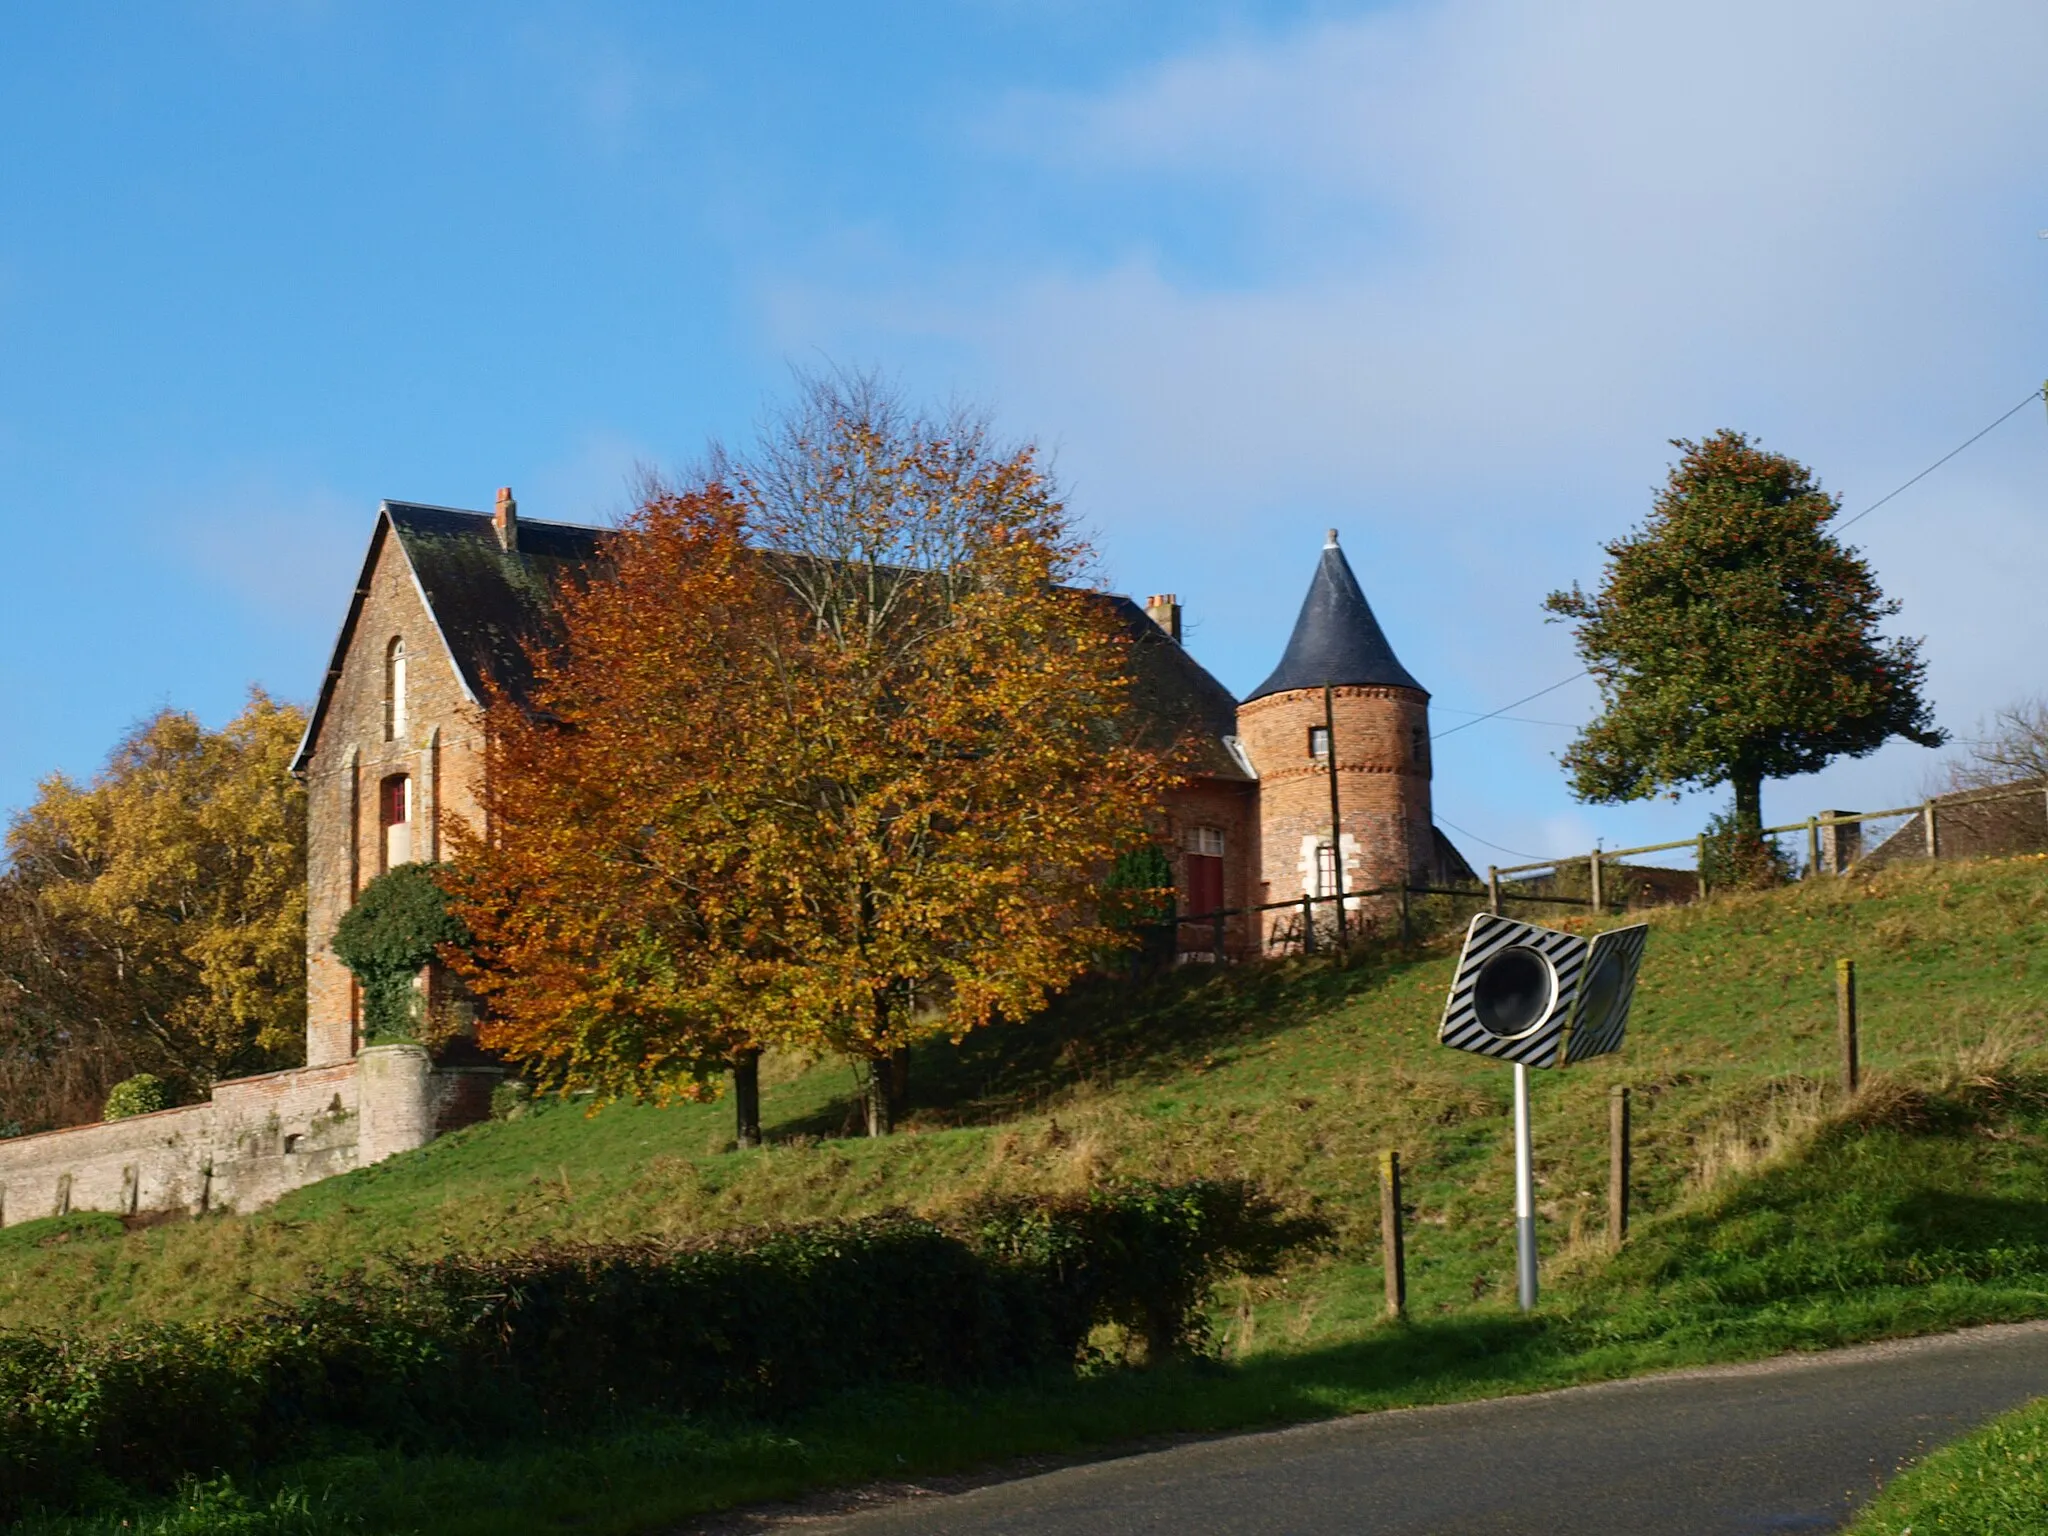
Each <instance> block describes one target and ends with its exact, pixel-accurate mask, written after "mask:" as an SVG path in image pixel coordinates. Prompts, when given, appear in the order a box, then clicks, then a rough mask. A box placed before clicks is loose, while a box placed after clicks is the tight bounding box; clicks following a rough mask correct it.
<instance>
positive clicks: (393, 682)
mask: <svg viewBox="0 0 2048 1536" xmlns="http://www.w3.org/2000/svg"><path fill="white" fill-rule="evenodd" d="M384 739H385V740H386V741H402V740H404V739H405V637H404V636H402V635H400V636H396V637H394V638H393V639H392V641H391V644H389V645H388V646H386V647H385V648H384Z"/></svg>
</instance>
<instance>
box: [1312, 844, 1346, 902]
mask: <svg viewBox="0 0 2048 1536" xmlns="http://www.w3.org/2000/svg"><path fill="white" fill-rule="evenodd" d="M1315 893H1316V895H1318V896H1334V895H1336V894H1337V850H1336V849H1335V848H1332V847H1331V846H1330V845H1329V844H1328V843H1317V844H1316V892H1315ZM1344 905H1346V906H1347V907H1348V906H1350V905H1351V903H1350V902H1348V901H1347V902H1346V903H1344Z"/></svg>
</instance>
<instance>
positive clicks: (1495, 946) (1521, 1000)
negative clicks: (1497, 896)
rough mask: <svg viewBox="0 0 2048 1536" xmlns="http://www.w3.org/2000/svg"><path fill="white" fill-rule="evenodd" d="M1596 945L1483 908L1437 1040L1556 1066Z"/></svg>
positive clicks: (1470, 934) (1534, 1064) (1467, 942)
mask: <svg viewBox="0 0 2048 1536" xmlns="http://www.w3.org/2000/svg"><path fill="white" fill-rule="evenodd" d="M1591 948H1592V946H1591V945H1589V944H1588V943H1587V942H1586V941H1585V940H1584V939H1582V938H1579V937H1578V936H1577V935H1576V934H1570V933H1559V932H1557V931H1556V930H1555V929H1552V928H1538V927H1537V926H1536V925H1535V924H1534V923H1520V922H1516V921H1515V920H1514V919H1513V918H1511V917H1495V916H1493V915H1492V914H1490V913H1486V912H1482V913H1480V914H1479V915H1478V916H1477V917H1475V918H1473V919H1472V926H1471V928H1469V929H1468V930H1467V931H1466V934H1465V952H1464V953H1463V954H1462V955H1460V956H1459V957H1458V971H1457V975H1456V977H1455V978H1454V979H1453V980H1452V982H1451V996H1450V1001H1449V1002H1447V1003H1446V1004H1445V1005H1444V1022H1443V1028H1442V1029H1440V1030H1439V1031H1438V1032H1437V1040H1438V1041H1439V1042H1440V1043H1441V1044H1444V1045H1448V1046H1450V1047H1451V1048H1452V1049H1454V1050H1460V1051H1472V1052H1474V1053H1476V1054H1478V1055H1481V1056H1492V1057H1495V1058H1496V1059H1498V1060H1501V1061H1519V1062H1521V1063H1522V1064H1523V1065H1525V1066H1531V1067H1552V1066H1556V1065H1557V1064H1558V1060H1559V1049H1560V1047H1561V1046H1562V1044H1563V1042H1564V1035H1565V1028H1566V1026H1567V1024H1568V1023H1569V1022H1570V1020H1571V1016H1572V1008H1573V1005H1574V1004H1575V1003H1577V1001H1578V996H1579V978H1580V977H1581V976H1582V975H1584V973H1585V968H1586V955H1587V952H1588V951H1589V950H1590V949H1591Z"/></svg>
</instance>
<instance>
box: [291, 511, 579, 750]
mask: <svg viewBox="0 0 2048 1536" xmlns="http://www.w3.org/2000/svg"><path fill="white" fill-rule="evenodd" d="M603 537H604V530H603V529H600V528H589V527H584V526H581V525H579V524H575V523H548V522H538V521H535V520H532V519H528V518H521V519H520V520H519V523H518V534H517V537H516V540H515V544H514V547H513V548H511V549H506V548H505V547H504V546H503V544H501V543H500V541H499V538H498V532H497V529H496V526H495V525H494V523H493V521H492V519H491V515H490V514H489V513H487V512H465V511H462V510H459V509H457V508H454V507H431V506H422V505H420V504H418V503H416V502H408V501H387V502H384V503H383V504H382V505H381V506H379V507H378V509H377V527H376V530H375V531H374V532H373V533H372V534H371V535H370V547H369V550H368V552H367V553H366V554H365V556H364V557H363V569H362V574H361V575H360V576H359V577H357V579H356V588H355V592H354V594H353V595H352V596H351V598H350V600H349V609H348V617H347V618H345V619H344V620H342V625H341V633H340V635H339V636H337V637H336V639H335V642H334V655H333V658H332V660H330V661H329V663H328V667H327V675H326V676H325V677H324V678H322V679H321V683H320V697H319V699H318V700H317V701H316V702H315V703H314V705H313V713H312V715H311V717H310V718H309V719H308V720H307V722H306V735H305V739H304V740H303V741H302V742H301V743H300V744H299V751H298V755H297V757H296V758H294V759H293V763H292V769H293V771H294V772H304V771H305V769H306V766H307V764H308V763H310V762H311V761H312V757H313V751H314V747H315V745H316V743H317V742H318V740H319V736H320V729H321V727H322V725H324V724H325V722H326V719H327V714H328V708H329V706H330V704H331V703H332V702H333V697H334V690H335V686H336V684H337V683H338V682H339V681H340V679H341V673H342V666H343V664H344V663H345V662H346V661H347V659H348V653H349V647H350V646H351V645H352V644H353V643H354V640H355V634H356V629H357V626H358V624H359V623H360V621H361V619H362V613H363V606H364V604H365V603H366V602H367V601H368V599H369V594H370V582H371V578H372V577H373V576H374V574H375V573H376V570H377V563H378V561H379V559H380V558H382V557H383V556H384V555H385V554H387V553H394V554H396V555H397V556H398V557H399V558H401V559H403V560H404V562H405V565H406V569H407V571H408V572H409V573H410V575H411V578H412V583H413V586H414V588H415V589H416V590H417V591H418V593H419V595H420V600H421V602H422V603H423V604H424V605H425V607H426V610H427V617H428V618H429V620H431V621H432V623H433V626H434V630H435V632H436V634H438V635H439V637H440V640H441V643H442V645H443V646H444V647H445V648H446V649H447V652H448V657H449V659H450V660H451V661H452V662H453V663H454V666H455V671H456V675H457V677H458V678H459V679H460V680H461V683H462V687H463V691H464V692H465V693H466V694H467V695H468V699H469V702H470V703H472V704H476V703H480V702H481V701H482V699H483V697H484V695H485V694H486V693H487V692H489V691H491V690H493V689H496V690H500V691H503V692H505V693H507V694H510V695H511V696H512V697H513V698H523V697H524V696H525V694H526V692H527V690H528V688H529V687H530V686H531V685H532V682H533V665H532V663H531V661H530V660H529V659H528V647H529V646H532V645H534V644H536V643H540V644H543V645H545V644H546V643H548V642H550V641H552V640H553V639H555V638H556V637H557V635H558V634H559V625H558V623H557V621H556V618H555V611H554V596H553V594H554V591H555V588H556V587H557V586H558V585H559V584H560V583H561V582H562V581H564V580H569V579H573V578H575V577H576V576H578V575H580V574H581V573H582V572H584V571H587V570H589V569H590V568H592V567H593V566H595V565H596V564H597V563H598V562H599V560H600V559H601V558H602V552H601V550H600V548H599V545H600V541H601V540H602V539H603Z"/></svg>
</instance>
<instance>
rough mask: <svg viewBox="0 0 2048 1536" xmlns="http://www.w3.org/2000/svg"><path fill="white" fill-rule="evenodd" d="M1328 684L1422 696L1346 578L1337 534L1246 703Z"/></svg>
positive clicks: (1354, 582)
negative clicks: (1275, 657) (1275, 659)
mask: <svg viewBox="0 0 2048 1536" xmlns="http://www.w3.org/2000/svg"><path fill="white" fill-rule="evenodd" d="M1325 683H1332V684H1334V685H1336V686H1337V687H1339V688H1356V687H1366V686H1377V687H1382V688H1413V689H1414V690H1415V691H1416V692H1417V693H1426V692H1427V691H1428V690H1426V689H1425V688H1424V687H1423V686H1422V684H1420V683H1418V682H1416V681H1415V679H1414V678H1412V677H1410V676H1409V675H1408V669H1407V668H1406V667H1404V666H1402V665H1401V662H1400V659H1399V658H1398V657H1396V656H1395V655H1394V648H1393V647H1392V646H1391V645H1389V644H1387V637H1386V635H1385V634H1384V633H1382V631H1381V630H1380V621H1379V620H1378V619H1376V618H1374V617H1373V616H1372V608H1371V606H1370V605H1369V604H1368V603H1367V602H1366V600H1365V593H1364V592H1362V591H1361V590H1359V586H1358V578H1357V577H1356V576H1354V575H1352V574H1351V562H1350V561H1348V560H1346V559H1345V558H1344V551H1343V550H1341V549H1339V548H1338V547H1337V530H1336V529H1334V528H1332V529H1331V530H1330V541H1329V543H1327V544H1325V545H1324V546H1323V558H1322V561H1321V563H1320V564H1318V565H1317V566H1316V575H1315V580H1314V581H1312V582H1310V583H1309V587H1308V596H1307V597H1306V598H1304V599H1303V600H1302V604H1301V616H1300V617H1299V618H1297V619H1296V620H1295V621H1294V633H1293V635H1292V636H1290V637H1289V639H1288V641H1287V652H1286V654H1285V655H1283V656H1282V657H1281V658H1280V665H1279V666H1278V667H1276V668H1274V669H1273V675H1272V676H1271V677H1269V678H1267V679H1266V680H1265V681H1264V682H1263V683H1261V684H1259V686H1258V687H1257V688H1254V689H1253V690H1252V691H1251V693H1250V695H1249V696H1248V697H1247V698H1246V699H1245V701H1244V702H1245V703H1247V704H1249V703H1251V701H1252V700H1253V699H1263V698H1264V697H1265V696H1266V695H1267V694H1269V693H1287V692H1290V691H1292V690H1293V689H1296V688H1320V687H1322V686H1323V684H1325Z"/></svg>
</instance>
